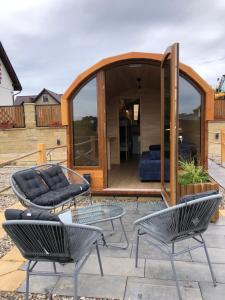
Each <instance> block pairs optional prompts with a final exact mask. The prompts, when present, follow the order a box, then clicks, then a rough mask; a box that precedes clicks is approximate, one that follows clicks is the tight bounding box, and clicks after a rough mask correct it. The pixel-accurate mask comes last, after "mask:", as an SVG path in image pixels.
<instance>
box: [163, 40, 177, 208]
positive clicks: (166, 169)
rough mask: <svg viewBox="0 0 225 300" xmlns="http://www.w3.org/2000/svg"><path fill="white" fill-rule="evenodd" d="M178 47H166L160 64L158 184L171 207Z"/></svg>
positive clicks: (174, 188) (173, 199) (174, 175)
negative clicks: (159, 178) (159, 175)
mask: <svg viewBox="0 0 225 300" xmlns="http://www.w3.org/2000/svg"><path fill="white" fill-rule="evenodd" d="M178 83H179V44H177V43H176V44H173V45H172V46H170V47H168V48H167V50H166V52H165V53H164V57H163V60H162V63H161V184H162V195H163V197H164V199H165V200H166V201H167V202H168V203H169V204H170V205H174V204H175V203H176V198H177V168H178V128H179V126H178V103H179V100H178Z"/></svg>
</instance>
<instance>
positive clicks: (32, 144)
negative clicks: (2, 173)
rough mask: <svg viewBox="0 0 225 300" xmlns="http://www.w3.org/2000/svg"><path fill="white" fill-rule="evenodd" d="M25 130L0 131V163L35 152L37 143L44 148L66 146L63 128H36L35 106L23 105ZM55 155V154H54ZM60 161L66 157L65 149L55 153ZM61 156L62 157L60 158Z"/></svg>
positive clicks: (64, 129)
mask: <svg viewBox="0 0 225 300" xmlns="http://www.w3.org/2000/svg"><path fill="white" fill-rule="evenodd" d="M24 113H25V124H26V127H25V128H12V129H0V162H1V161H5V160H7V159H10V158H11V157H12V158H13V157H15V154H17V156H18V154H22V153H28V152H32V151H35V150H36V149H37V144H38V143H44V144H45V145H46V148H48V147H53V146H56V145H57V139H59V140H60V143H61V145H65V144H66V128H65V127H57V128H55V127H36V121H35V104H33V103H27V104H24ZM56 153H57V154H56ZM54 155H56V156H58V157H59V159H60V160H62V159H64V157H66V149H61V150H57V151H55V153H54ZM62 155H63V156H62Z"/></svg>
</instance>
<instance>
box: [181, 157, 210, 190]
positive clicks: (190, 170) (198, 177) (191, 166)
mask: <svg viewBox="0 0 225 300" xmlns="http://www.w3.org/2000/svg"><path fill="white" fill-rule="evenodd" d="M179 165H180V167H181V169H182V173H181V174H179V175H178V183H179V184H181V185H187V184H191V183H192V184H194V183H203V182H209V181H210V179H209V175H208V173H207V171H206V170H204V168H203V167H202V166H196V165H195V162H194V161H190V162H189V161H179Z"/></svg>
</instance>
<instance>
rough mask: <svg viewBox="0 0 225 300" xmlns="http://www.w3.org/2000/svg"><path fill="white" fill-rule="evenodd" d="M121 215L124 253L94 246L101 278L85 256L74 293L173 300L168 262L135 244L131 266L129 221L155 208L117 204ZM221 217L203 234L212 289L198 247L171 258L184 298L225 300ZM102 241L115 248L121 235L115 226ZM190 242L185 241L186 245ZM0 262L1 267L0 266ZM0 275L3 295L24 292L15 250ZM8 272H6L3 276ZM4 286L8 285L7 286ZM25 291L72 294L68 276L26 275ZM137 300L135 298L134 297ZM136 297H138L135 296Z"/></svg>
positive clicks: (93, 259)
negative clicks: (136, 260) (137, 251)
mask: <svg viewBox="0 0 225 300" xmlns="http://www.w3.org/2000/svg"><path fill="white" fill-rule="evenodd" d="M118 203H121V205H123V206H124V207H125V208H126V210H127V213H126V215H125V216H124V224H125V227H126V229H127V230H128V231H127V235H128V238H129V241H130V246H129V247H128V249H126V250H122V249H116V248H106V247H102V246H100V251H101V256H102V264H103V270H104V275H105V276H104V277H101V276H100V275H99V266H98V263H97V256H96V252H95V250H93V252H92V254H91V256H90V257H89V259H88V260H87V262H86V264H85V265H84V267H83V268H82V270H81V273H80V275H79V278H78V294H79V295H82V296H85V297H96V298H113V299H121V300H137V299H142V300H156V299H157V300H158V299H160V300H170V299H171V300H172V299H178V298H177V291H176V287H175V282H174V280H173V274H172V270H171V265H170V262H169V260H168V258H167V257H166V256H165V255H163V254H162V253H160V251H159V249H156V248H154V247H153V246H149V245H148V244H146V243H144V242H143V241H141V244H140V259H139V267H138V268H135V266H134V255H135V243H136V241H135V234H134V228H133V221H134V220H136V219H137V218H139V217H141V216H143V215H146V214H148V213H150V212H153V211H154V210H155V207H153V205H151V204H148V203H144V202H140V203H139V206H138V209H137V203H136V202H128V203H127V204H126V203H124V202H118ZM224 220H225V219H224V218H223V217H222V218H221V219H220V221H219V222H218V223H217V224H210V226H209V229H208V231H207V233H205V234H204V237H205V240H206V243H207V245H208V247H209V249H208V250H209V254H210V257H211V260H212V263H213V268H214V271H215V275H216V279H217V281H218V286H217V287H216V288H214V287H213V284H212V279H211V276H210V272H209V268H208V265H207V264H206V259H205V254H204V251H203V249H197V250H194V251H192V252H191V256H190V255H189V254H188V253H186V254H185V255H181V256H180V257H179V256H178V257H177V261H176V262H175V265H176V269H177V275H178V278H179V280H180V284H181V287H182V288H181V292H182V296H183V299H185V300H192V299H194V300H211V299H213V300H222V299H223V300H224V299H225V296H224V295H225V226H224V224H225V221H224ZM98 226H103V227H104V229H105V230H106V232H107V233H109V232H111V230H112V226H111V224H110V223H109V224H106V225H102V224H98ZM108 241H110V242H111V243H113V245H117V246H118V245H121V244H122V243H123V242H124V237H123V235H122V232H121V228H120V226H119V223H117V222H115V234H114V235H113V236H111V237H110V238H109V239H108ZM187 244H188V243H187V242H181V243H180V245H178V248H179V250H180V249H182V247H184V246H187ZM191 244H192V243H191V242H190V245H191ZM2 263H3V264H4V265H2ZM1 265H2V268H1V269H0V270H2V273H1V274H2V276H1V275H0V285H1V286H3V287H4V288H5V289H6V290H7V289H8V290H9V291H12V290H15V289H16V290H17V291H20V292H23V291H24V289H25V283H24V279H25V272H24V270H25V267H26V264H25V263H24V261H23V260H22V259H21V256H20V254H19V253H18V250H16V248H13V249H12V250H11V252H9V253H8V254H7V255H5V256H4V257H3V259H2V260H1ZM35 268H36V270H42V271H53V267H52V264H46V263H39V264H38V265H37V266H36V267H35ZM73 268H74V266H73V265H72V264H70V265H65V266H63V265H59V264H57V270H59V271H66V272H72V271H73ZM6 270H9V271H10V272H6ZM9 282H11V283H13V284H11V286H9ZM30 291H31V292H34V293H49V292H53V293H54V294H58V295H67V296H71V295H73V285H72V280H71V279H70V278H62V277H61V278H54V277H40V276H33V278H32V277H31V284H30ZM138 297H139V298H138ZM140 297H141V298H140Z"/></svg>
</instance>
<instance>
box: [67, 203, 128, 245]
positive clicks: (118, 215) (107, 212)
mask: <svg viewBox="0 0 225 300" xmlns="http://www.w3.org/2000/svg"><path fill="white" fill-rule="evenodd" d="M125 213H126V210H125V209H124V208H123V207H121V206H120V205H118V204H101V205H89V206H86V207H82V208H78V209H76V210H72V211H71V214H72V222H73V223H78V224H85V225H93V224H96V223H103V222H111V225H112V229H113V231H114V224H113V221H114V220H116V219H118V220H119V222H120V225H121V229H122V233H123V235H124V237H125V241H126V244H125V245H124V246H122V247H120V246H115V245H110V244H108V243H107V242H106V240H105V237H106V236H104V234H103V236H102V240H103V245H104V246H110V247H115V248H121V249H127V248H128V246H129V241H128V237H127V234H126V231H125V228H124V225H123V221H122V217H123V216H124V215H125ZM110 235H112V234H110Z"/></svg>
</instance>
